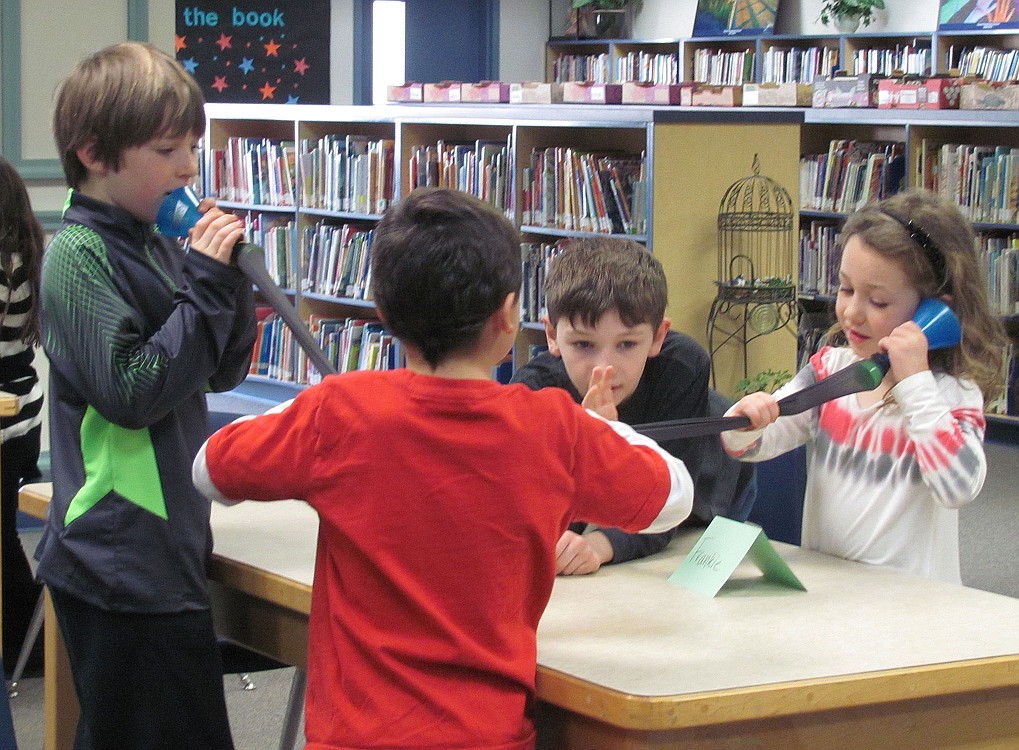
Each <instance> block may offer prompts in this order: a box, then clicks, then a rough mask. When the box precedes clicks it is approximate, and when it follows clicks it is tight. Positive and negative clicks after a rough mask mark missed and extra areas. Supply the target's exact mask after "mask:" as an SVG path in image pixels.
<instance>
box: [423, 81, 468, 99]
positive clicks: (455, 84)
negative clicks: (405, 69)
mask: <svg viewBox="0 0 1019 750" xmlns="http://www.w3.org/2000/svg"><path fill="white" fill-rule="evenodd" d="M460 85H461V84H460V82H459V81H439V82H438V83H426V84H425V101H426V102H459V101H460Z"/></svg>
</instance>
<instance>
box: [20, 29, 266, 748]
mask: <svg viewBox="0 0 1019 750" xmlns="http://www.w3.org/2000/svg"><path fill="white" fill-rule="evenodd" d="M203 108H204V101H203V97H202V94H201V91H200V90H199V88H198V86H197V84H196V83H195V81H194V79H193V78H191V77H190V76H189V75H188V74H187V73H186V72H185V71H184V70H183V68H181V67H180V65H178V64H177V62H176V61H175V60H173V58H172V57H170V56H169V55H167V54H165V53H163V52H161V51H159V50H157V49H156V48H155V47H153V46H151V45H147V44H140V43H123V44H116V45H113V46H111V47H108V48H106V49H104V50H102V51H100V52H98V53H96V54H94V55H92V56H91V57H89V58H87V59H85V60H84V61H82V62H81V63H79V65H78V66H77V67H75V69H74V70H72V71H71V73H70V74H69V75H68V77H67V78H66V79H65V80H64V82H63V84H62V86H61V88H60V92H59V94H58V98H57V103H56V110H55V113H54V131H55V135H56V143H57V148H58V151H59V153H60V158H61V161H62V164H63V167H64V173H65V175H66V177H67V183H68V185H69V187H70V188H71V190H70V195H69V197H68V203H67V207H66V209H65V212H64V219H63V225H62V226H61V228H60V230H59V231H58V232H57V234H56V235H55V236H54V238H53V240H52V241H51V243H50V246H49V248H48V250H47V253H46V256H45V261H44V266H43V276H42V295H41V296H42V313H43V343H44V346H45V349H46V354H47V356H48V357H49V361H50V367H51V369H50V387H49V398H50V424H51V451H52V467H53V469H52V470H53V500H52V504H51V506H50V512H49V522H48V524H47V527H46V529H45V532H44V535H43V539H42V541H41V543H40V545H39V549H38V550H37V552H36V556H37V557H38V559H39V567H38V574H39V576H40V578H41V579H42V580H43V581H44V582H45V583H46V584H47V585H48V586H49V588H50V590H51V592H52V595H53V603H54V606H55V608H56V614H57V619H58V622H59V624H60V629H61V633H62V634H63V636H64V640H65V642H66V645H67V653H68V656H69V657H70V663H71V671H72V674H73V676H74V683H75V689H76V691H77V695H78V700H79V702H80V704H81V718H80V720H79V723H78V730H77V739H76V742H75V747H77V748H117V749H118V750H123V749H124V748H139V749H140V748H155V747H167V748H169V747H173V748H195V749H198V748H201V749H202V750H222V749H226V748H231V747H232V740H231V737H230V729H229V724H228V721H227V715H226V705H225V700H224V695H223V682H222V667H221V665H220V659H219V654H218V650H217V646H216V640H215V636H214V633H213V628H212V619H211V615H210V605H209V594H208V588H207V581H206V567H205V566H206V561H207V558H208V556H209V553H210V552H211V550H212V538H211V532H210V528H209V504H208V501H207V500H205V498H203V497H202V496H201V495H200V494H199V493H198V492H197V491H196V490H195V488H194V486H193V485H192V483H191V477H190V468H191V462H192V460H193V458H194V456H195V454H196V453H197V451H198V448H199V447H200V446H201V444H202V441H203V440H204V439H205V437H206V435H207V432H208V426H207V419H206V405H205V396H204V393H205V392H206V391H207V390H213V391H222V390H228V389H230V388H233V387H234V386H236V385H237V384H238V383H239V382H240V381H241V380H242V379H243V378H244V375H245V373H246V372H247V366H248V363H249V361H250V354H251V347H252V345H253V343H254V336H255V320H254V302H253V294H252V286H251V284H250V282H247V281H246V280H245V278H244V276H243V275H242V274H241V272H240V271H239V270H238V269H237V268H236V267H235V266H234V265H232V264H231V253H232V250H233V247H234V245H235V244H236V242H237V241H238V240H239V239H240V237H241V234H242V232H243V228H242V226H241V223H240V221H239V220H238V219H237V218H236V217H233V216H231V215H229V214H225V213H223V212H222V211H221V210H219V209H216V208H214V207H213V203H212V201H211V200H210V201H204V202H203V205H202V206H201V208H202V209H204V210H205V213H204V215H203V217H202V218H201V220H200V221H199V222H198V224H197V226H195V228H194V229H193V230H192V232H191V235H190V238H189V248H190V249H189V250H187V251H185V249H184V248H182V247H181V246H180V245H179V244H178V243H177V241H175V240H171V239H169V238H166V237H163V236H161V235H159V234H158V233H156V232H155V231H154V227H153V223H154V221H155V218H156V214H157V211H158V209H159V206H160V204H161V203H162V201H163V199H164V197H165V196H166V194H167V193H169V192H171V191H172V190H174V189H176V188H178V187H181V186H182V185H185V184H188V183H190V182H191V181H192V180H193V179H194V177H195V176H196V175H197V174H198V156H197V142H198V139H199V138H200V137H201V135H202V133H203V132H204V127H205V120H204V109H203Z"/></svg>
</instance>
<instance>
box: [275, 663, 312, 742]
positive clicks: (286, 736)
mask: <svg viewBox="0 0 1019 750" xmlns="http://www.w3.org/2000/svg"><path fill="white" fill-rule="evenodd" d="M307 687H308V673H307V672H306V671H305V670H303V669H301V668H300V667H298V668H297V669H295V670H294V679H293V681H291V683H290V698H289V700H287V713H286V716H284V717H283V732H282V733H281V734H280V747H279V750H296V748H297V733H298V731H300V728H301V718H302V716H303V714H304V691H305V689H306V688H307Z"/></svg>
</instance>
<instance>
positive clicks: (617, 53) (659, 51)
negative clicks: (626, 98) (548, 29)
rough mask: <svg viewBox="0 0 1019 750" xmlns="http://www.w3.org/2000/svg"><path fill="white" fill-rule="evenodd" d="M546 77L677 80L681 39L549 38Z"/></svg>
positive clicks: (559, 80) (607, 80) (600, 80)
mask: <svg viewBox="0 0 1019 750" xmlns="http://www.w3.org/2000/svg"><path fill="white" fill-rule="evenodd" d="M545 80H546V81H549V82H557V83H566V82H568V81H586V82H593V83H622V82H624V81H641V82H647V83H677V82H678V81H679V80H680V78H679V41H678V40H669V39H665V40H650V41H635V40H628V39H625V40H613V41H597V40H586V39H585V40H580V39H554V40H550V41H549V42H548V43H547V44H546V45H545Z"/></svg>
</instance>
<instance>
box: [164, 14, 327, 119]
mask: <svg viewBox="0 0 1019 750" xmlns="http://www.w3.org/2000/svg"><path fill="white" fill-rule="evenodd" d="M176 7H177V15H176V37H175V40H174V50H175V51H176V55H177V60H178V61H179V62H180V64H181V65H183V66H184V68H185V69H186V70H187V71H188V72H189V73H190V74H191V75H193V76H194V77H195V79H196V80H197V81H198V83H199V85H200V86H201V87H202V91H203V92H204V93H205V98H206V99H207V100H208V101H210V102H234V103H236V102H258V103H263V104H329V0H276V2H265V1H264V0H240V2H238V1H237V0H234V1H233V2H224V1H223V0H191V2H185V1H184V0H177V6H176Z"/></svg>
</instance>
